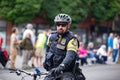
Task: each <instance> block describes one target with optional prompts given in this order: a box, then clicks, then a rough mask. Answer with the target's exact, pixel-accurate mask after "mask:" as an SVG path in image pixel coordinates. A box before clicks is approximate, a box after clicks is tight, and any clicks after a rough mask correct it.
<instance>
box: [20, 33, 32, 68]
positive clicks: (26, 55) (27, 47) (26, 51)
mask: <svg viewBox="0 0 120 80" xmlns="http://www.w3.org/2000/svg"><path fill="white" fill-rule="evenodd" d="M30 38H31V35H30V34H29V33H28V34H26V37H25V39H23V40H22V42H21V47H22V49H23V63H22V69H30V66H29V65H28V61H29V59H30V56H31V54H32V53H33V44H32V41H31V39H30Z"/></svg>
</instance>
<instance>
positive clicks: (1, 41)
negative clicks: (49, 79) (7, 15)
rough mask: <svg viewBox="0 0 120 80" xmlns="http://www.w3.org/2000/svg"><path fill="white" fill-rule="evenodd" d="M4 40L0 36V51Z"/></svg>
mask: <svg viewBox="0 0 120 80" xmlns="http://www.w3.org/2000/svg"><path fill="white" fill-rule="evenodd" d="M2 44H3V38H2V37H1V36H0V50H1V49H2Z"/></svg>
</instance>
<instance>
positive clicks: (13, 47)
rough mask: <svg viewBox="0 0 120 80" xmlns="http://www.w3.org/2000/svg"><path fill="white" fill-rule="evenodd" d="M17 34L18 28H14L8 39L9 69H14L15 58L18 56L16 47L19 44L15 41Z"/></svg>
mask: <svg viewBox="0 0 120 80" xmlns="http://www.w3.org/2000/svg"><path fill="white" fill-rule="evenodd" d="M17 33H18V28H16V27H14V28H12V34H11V38H10V57H11V59H10V62H11V63H10V67H11V68H15V60H16V56H17V54H18V45H19V44H20V41H18V39H17Z"/></svg>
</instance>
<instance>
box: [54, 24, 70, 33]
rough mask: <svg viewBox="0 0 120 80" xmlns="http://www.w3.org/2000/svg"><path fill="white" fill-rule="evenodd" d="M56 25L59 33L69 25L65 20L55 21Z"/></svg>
mask: <svg viewBox="0 0 120 80" xmlns="http://www.w3.org/2000/svg"><path fill="white" fill-rule="evenodd" d="M56 26H57V31H58V33H59V34H64V33H65V32H66V31H67V30H68V29H69V27H70V25H69V24H68V23H65V22H58V23H56Z"/></svg>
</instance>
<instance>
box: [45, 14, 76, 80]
mask: <svg viewBox="0 0 120 80" xmlns="http://www.w3.org/2000/svg"><path fill="white" fill-rule="evenodd" d="M54 22H55V25H56V28H57V31H56V32H53V33H52V34H51V35H50V36H49V38H48V41H47V53H46V57H45V62H44V64H43V66H44V68H45V69H46V70H47V71H49V72H50V75H48V76H46V78H45V80H75V77H74V74H73V73H72V72H73V68H74V66H75V61H76V57H77V50H78V40H77V38H76V37H75V36H74V35H73V34H72V32H70V31H69V28H70V26H71V18H70V16H69V15H67V14H58V15H57V16H56V17H55V19H54Z"/></svg>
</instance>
